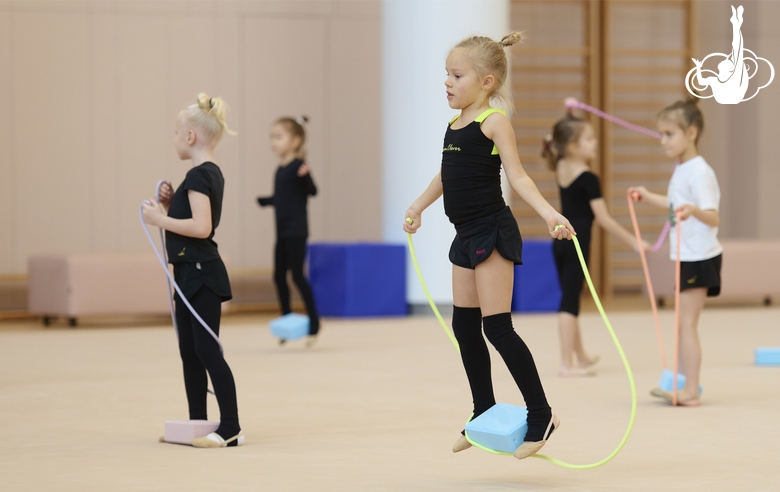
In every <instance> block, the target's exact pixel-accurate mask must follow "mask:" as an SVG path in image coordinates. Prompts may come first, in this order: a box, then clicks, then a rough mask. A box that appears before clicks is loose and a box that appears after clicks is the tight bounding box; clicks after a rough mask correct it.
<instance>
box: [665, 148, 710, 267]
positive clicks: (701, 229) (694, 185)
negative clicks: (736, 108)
mask: <svg viewBox="0 0 780 492" xmlns="http://www.w3.org/2000/svg"><path fill="white" fill-rule="evenodd" d="M667 199H668V203H669V205H670V207H671V208H672V209H676V208H677V207H679V206H681V205H684V204H686V203H690V204H691V205H695V206H697V207H699V208H700V209H702V210H715V211H717V210H718V207H719V206H720V187H719V186H718V179H717V178H716V177H715V171H713V170H712V168H711V167H710V165H709V164H707V161H705V160H704V157H702V156H700V155H697V156H696V157H694V158H693V159H690V160H688V161H685V162H683V163H682V164H680V165H679V166H677V167H676V168H675V169H674V173H673V174H672V179H671V180H670V181H669V189H668V191H667ZM670 213H671V212H670ZM680 235H681V236H682V240H681V241H680V261H702V260H708V259H710V258H714V257H716V256H718V255H719V254H721V253H722V252H723V247H722V246H721V245H720V243H719V242H718V228H717V227H710V226H708V225H707V224H705V223H704V222H702V221H700V220H699V219H697V218H696V217H694V216H693V215H691V216H690V217H688V219H686V220H683V221H681V223H680ZM669 245H670V246H671V248H670V250H671V251H670V256H671V258H672V260H675V259H677V254H676V253H677V251H676V249H677V231H676V230H675V228H674V227H672V228H671V229H670V230H669Z"/></svg>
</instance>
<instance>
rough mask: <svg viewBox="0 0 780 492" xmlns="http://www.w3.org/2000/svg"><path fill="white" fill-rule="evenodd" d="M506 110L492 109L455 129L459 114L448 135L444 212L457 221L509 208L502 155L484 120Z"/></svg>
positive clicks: (443, 163) (443, 173)
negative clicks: (503, 185)
mask: <svg viewBox="0 0 780 492" xmlns="http://www.w3.org/2000/svg"><path fill="white" fill-rule="evenodd" d="M495 112H501V113H502V114H503V111H501V110H499V109H494V108H491V109H488V110H487V111H485V112H484V113H482V114H481V115H479V116H478V117H477V118H476V119H475V120H474V121H473V122H471V123H469V124H468V125H466V126H465V127H463V128H461V129H459V130H453V129H452V124H453V123H454V122H455V120H457V117H455V118H454V119H453V120H452V121H450V124H449V125H448V126H447V132H446V133H445V134H444V149H443V151H442V160H441V184H442V189H443V191H444V213H445V214H447V217H448V218H449V219H450V222H452V223H453V224H463V223H465V222H469V221H471V220H474V219H479V218H482V217H486V216H488V215H491V214H494V213H496V212H498V211H499V210H501V209H503V208H504V207H506V203H504V197H503V195H502V193H501V157H500V156H499V155H498V150H497V149H496V146H495V144H494V143H493V141H492V140H490V139H489V138H487V137H486V136H485V134H484V133H482V129H481V128H480V125H481V123H482V122H483V121H484V120H485V118H487V117H488V116H489V115H491V114H492V113H495Z"/></svg>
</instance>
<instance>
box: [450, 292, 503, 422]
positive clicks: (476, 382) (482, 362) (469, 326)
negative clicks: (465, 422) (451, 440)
mask: <svg viewBox="0 0 780 492" xmlns="http://www.w3.org/2000/svg"><path fill="white" fill-rule="evenodd" d="M452 332H453V333H454V334H455V338H456V339H457V340H458V345H460V358H461V359H462V360H463V368H464V369H466V377H467V378H468V380H469V386H470V387H471V397H472V399H473V401H474V417H475V418H476V417H478V416H479V415H480V414H482V413H483V412H485V411H486V410H487V409H489V408H490V407H492V406H493V405H495V404H496V398H495V396H493V380H492V379H491V376H490V354H489V353H488V348H487V344H486V343H485V339H484V338H483V337H482V311H481V310H480V309H479V308H462V307H458V306H453V310H452Z"/></svg>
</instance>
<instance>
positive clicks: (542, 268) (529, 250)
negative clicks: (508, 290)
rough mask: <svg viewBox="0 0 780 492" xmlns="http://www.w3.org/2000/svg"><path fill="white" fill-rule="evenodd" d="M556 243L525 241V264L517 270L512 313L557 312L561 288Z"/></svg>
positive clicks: (550, 241)
mask: <svg viewBox="0 0 780 492" xmlns="http://www.w3.org/2000/svg"><path fill="white" fill-rule="evenodd" d="M552 244H553V243H552V240H546V239H545V240H538V239H537V240H534V239H531V240H525V241H523V264H522V265H517V266H515V280H514V289H513V292H512V311H514V312H555V311H557V310H558V307H559V305H560V303H561V297H562V295H563V294H562V293H561V286H560V283H559V282H558V270H557V268H556V267H555V259H554V258H553V251H552Z"/></svg>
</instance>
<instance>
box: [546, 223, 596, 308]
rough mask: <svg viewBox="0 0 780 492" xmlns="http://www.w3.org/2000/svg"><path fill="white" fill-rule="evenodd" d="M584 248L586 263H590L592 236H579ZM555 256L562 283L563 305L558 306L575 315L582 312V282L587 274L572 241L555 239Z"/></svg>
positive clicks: (559, 279)
mask: <svg viewBox="0 0 780 492" xmlns="http://www.w3.org/2000/svg"><path fill="white" fill-rule="evenodd" d="M577 238H578V240H579V241H580V248H582V256H583V257H584V258H585V264H587V263H588V257H589V256H590V238H589V237H585V236H584V235H582V234H581V235H580V236H578V237H577ZM553 256H554V257H555V266H556V267H557V269H558V281H559V282H560V284H561V291H562V294H563V296H562V297H561V305H560V307H559V308H558V312H559V313H569V314H572V315H574V316H579V314H580V297H581V294H582V284H583V282H585V274H584V273H583V271H582V265H580V259H579V257H578V256H577V250H576V249H575V248H574V243H573V242H572V241H554V242H553Z"/></svg>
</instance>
